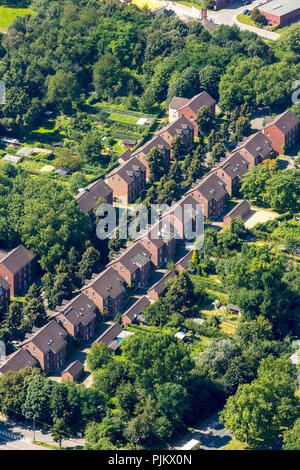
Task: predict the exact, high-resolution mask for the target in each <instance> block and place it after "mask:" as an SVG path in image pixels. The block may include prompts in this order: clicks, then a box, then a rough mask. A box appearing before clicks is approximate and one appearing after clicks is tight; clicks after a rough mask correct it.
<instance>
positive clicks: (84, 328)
mask: <svg viewBox="0 0 300 470" xmlns="http://www.w3.org/2000/svg"><path fill="white" fill-rule="evenodd" d="M97 310H98V309H97V307H96V305H95V304H94V302H93V301H92V300H91V299H89V298H88V297H87V296H86V295H85V294H83V293H81V294H79V295H77V296H76V297H75V298H74V299H72V300H70V301H65V302H63V305H61V306H59V307H56V313H55V316H54V318H55V320H56V321H57V322H58V323H59V324H60V325H61V326H63V328H64V329H65V330H66V331H67V332H68V333H69V335H70V336H72V337H73V338H78V339H80V340H81V341H84V342H85V341H88V340H89V339H90V338H92V337H93V336H94V333H95V322H96V317H97V315H96V313H97Z"/></svg>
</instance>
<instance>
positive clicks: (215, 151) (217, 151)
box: [210, 142, 227, 162]
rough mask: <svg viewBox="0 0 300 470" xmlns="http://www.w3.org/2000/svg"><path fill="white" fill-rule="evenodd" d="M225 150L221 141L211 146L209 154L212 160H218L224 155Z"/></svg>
mask: <svg viewBox="0 0 300 470" xmlns="http://www.w3.org/2000/svg"><path fill="white" fill-rule="evenodd" d="M226 152H227V149H226V147H225V145H224V144H222V143H221V142H218V143H217V144H215V145H214V146H213V148H212V151H211V153H210V156H211V158H212V159H213V161H215V162H219V161H220V160H221V158H225V157H226Z"/></svg>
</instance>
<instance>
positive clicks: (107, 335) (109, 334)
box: [93, 323, 123, 349]
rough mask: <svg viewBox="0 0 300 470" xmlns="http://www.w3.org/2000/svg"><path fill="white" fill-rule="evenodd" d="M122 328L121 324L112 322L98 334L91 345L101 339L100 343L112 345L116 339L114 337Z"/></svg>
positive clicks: (107, 345)
mask: <svg viewBox="0 0 300 470" xmlns="http://www.w3.org/2000/svg"><path fill="white" fill-rule="evenodd" d="M122 330H123V328H122V327H121V325H119V323H113V324H112V325H110V326H109V327H108V328H107V329H106V330H105V331H104V333H102V335H101V336H99V338H97V340H96V341H94V343H93V345H94V344H97V343H99V342H100V341H101V342H102V343H104V344H105V346H106V347H108V348H109V347H110V346H111V345H112V343H114V341H115V340H116V338H117V337H118V335H119V334H120V333H121V331H122ZM113 349H116V348H113Z"/></svg>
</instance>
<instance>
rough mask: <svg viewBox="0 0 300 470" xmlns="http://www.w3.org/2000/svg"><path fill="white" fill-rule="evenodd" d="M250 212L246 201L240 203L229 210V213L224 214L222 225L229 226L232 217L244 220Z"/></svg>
mask: <svg viewBox="0 0 300 470" xmlns="http://www.w3.org/2000/svg"><path fill="white" fill-rule="evenodd" d="M250 210H251V206H250V204H249V202H248V201H247V200H246V199H244V200H243V201H240V202H239V203H238V204H236V205H235V206H234V208H233V209H231V211H230V212H228V214H226V216H225V217H224V219H223V223H224V225H226V226H230V224H231V221H232V219H233V218H234V217H241V218H242V219H244V218H245V217H246V216H247V215H248V214H249V213H250Z"/></svg>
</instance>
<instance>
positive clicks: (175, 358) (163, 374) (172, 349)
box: [122, 334, 193, 392]
mask: <svg viewBox="0 0 300 470" xmlns="http://www.w3.org/2000/svg"><path fill="white" fill-rule="evenodd" d="M122 350H123V354H124V357H125V359H126V361H127V362H128V364H129V366H130V369H131V374H132V376H133V378H134V380H135V382H136V384H138V385H140V386H142V387H144V388H145V389H146V390H147V391H149V392H153V391H154V390H155V387H156V385H157V384H162V383H165V382H173V383H180V384H182V385H183V384H184V383H186V381H187V380H188V377H189V373H190V371H191V369H192V367H193V361H192V360H191V358H190V353H189V351H188V349H187V348H186V347H185V346H184V345H183V344H182V343H180V342H179V341H178V340H177V339H176V338H174V337H173V336H171V335H165V334H162V335H139V334H136V335H134V336H130V337H129V338H126V339H125V340H123V341H122Z"/></svg>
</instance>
